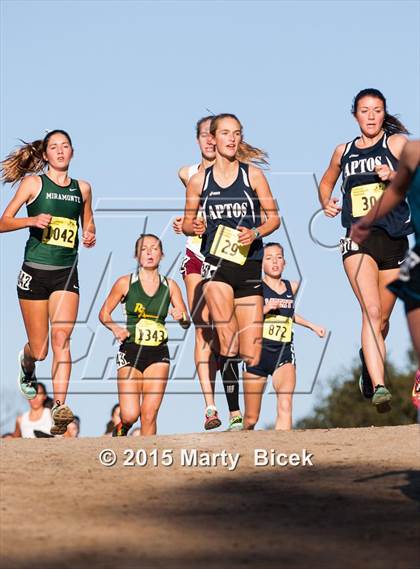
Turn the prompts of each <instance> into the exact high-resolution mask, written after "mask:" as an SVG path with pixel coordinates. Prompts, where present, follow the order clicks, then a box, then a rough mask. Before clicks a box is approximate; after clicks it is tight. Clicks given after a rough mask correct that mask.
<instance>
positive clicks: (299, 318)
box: [293, 314, 325, 338]
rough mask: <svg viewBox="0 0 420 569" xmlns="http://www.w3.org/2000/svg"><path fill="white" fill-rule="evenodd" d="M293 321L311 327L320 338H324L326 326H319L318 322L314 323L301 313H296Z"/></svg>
mask: <svg viewBox="0 0 420 569" xmlns="http://www.w3.org/2000/svg"><path fill="white" fill-rule="evenodd" d="M293 321H294V322H295V323H296V324H299V326H304V327H305V328H309V330H312V332H315V334H317V335H318V336H319V337H320V338H323V337H324V336H325V328H323V327H322V326H318V325H317V324H314V323H313V322H310V321H309V320H305V319H304V318H302V316H299V314H295V315H294V316H293Z"/></svg>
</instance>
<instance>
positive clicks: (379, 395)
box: [372, 385, 392, 406]
mask: <svg viewBox="0 0 420 569" xmlns="http://www.w3.org/2000/svg"><path fill="white" fill-rule="evenodd" d="M391 399H392V395H391V394H390V392H389V391H388V389H387V388H386V387H385V386H384V385H377V386H376V387H375V393H374V394H373V397H372V403H373V404H374V405H376V406H378V405H383V404H384V403H389V402H390V401H391Z"/></svg>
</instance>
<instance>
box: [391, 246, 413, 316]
mask: <svg viewBox="0 0 420 569" xmlns="http://www.w3.org/2000/svg"><path fill="white" fill-rule="evenodd" d="M388 288H389V290H390V291H391V292H393V293H394V294H395V295H397V296H398V298H400V299H401V300H402V301H403V302H404V306H405V311H406V313H407V312H411V310H415V309H416V308H420V247H415V248H414V249H413V250H412V251H410V253H409V254H408V257H407V259H406V260H405V261H404V263H403V265H402V266H401V271H400V276H399V278H398V279H397V280H396V281H393V282H392V283H390V284H389V285H388Z"/></svg>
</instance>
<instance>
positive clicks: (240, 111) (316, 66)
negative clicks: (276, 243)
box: [0, 0, 420, 435]
mask: <svg viewBox="0 0 420 569" xmlns="http://www.w3.org/2000/svg"><path fill="white" fill-rule="evenodd" d="M0 7H1V16H2V18H1V20H2V21H1V87H0V88H1V91H0V95H1V109H0V112H1V116H0V119H1V124H2V131H1V139H0V144H1V156H2V157H4V156H5V155H6V154H7V153H8V152H9V151H10V150H11V149H12V148H13V147H14V146H15V145H16V144H17V143H18V139H19V138H23V139H25V140H33V139H36V138H40V137H42V136H43V135H44V130H45V129H53V128H64V129H66V130H68V131H69V132H70V134H71V135H72V138H73V143H74V146H75V150H76V153H75V157H74V160H73V162H72V166H71V174H72V176H73V177H75V178H82V179H86V180H88V181H89V182H90V183H91V184H92V187H93V191H94V206H95V209H96V223H97V229H98V244H97V247H96V248H95V249H94V250H91V251H88V250H82V251H81V255H80V264H79V275H80V281H81V290H82V297H81V306H80V312H79V320H80V322H79V323H78V324H77V326H76V329H75V331H74V334H73V340H72V351H73V356H74V357H75V358H76V359H78V360H80V361H79V362H78V363H77V364H76V365H75V366H74V368H73V374H72V383H71V389H70V392H71V395H70V397H69V399H68V402H69V404H70V405H71V406H72V408H74V410H75V412H76V413H78V414H79V415H80V416H81V419H82V434H83V435H98V434H101V433H102V432H103V428H104V425H105V423H106V421H107V420H108V415H109V409H110V407H111V406H112V404H113V403H114V401H115V400H116V398H117V396H116V383H115V380H114V379H112V378H113V377H114V376H115V367H114V364H113V357H114V355H115V351H116V349H115V346H113V345H112V337H111V333H110V332H108V331H106V330H105V329H103V330H102V329H101V328H100V326H99V323H98V321H97V313H98V310H99V308H100V305H101V303H102V301H103V299H104V296H105V294H106V292H107V290H108V288H109V287H110V286H111V284H112V282H113V281H114V280H115V279H116V278H117V277H118V276H120V275H121V274H125V273H128V272H130V271H132V270H133V269H134V268H135V263H134V261H133V258H132V250H133V244H134V242H135V239H136V237H137V235H138V233H140V232H141V231H142V229H143V228H144V224H145V223H147V228H148V229H149V230H151V231H154V232H156V233H158V234H159V235H161V236H162V238H163V240H164V245H165V252H166V256H165V260H164V262H163V265H162V269H163V271H164V272H165V271H167V270H169V268H170V267H171V266H172V265H173V264H174V263H175V261H176V260H177V258H178V255H179V254H180V253H181V252H182V250H183V247H184V239H183V237H178V236H174V235H173V233H172V231H171V229H170V221H171V217H172V216H174V215H176V213H177V210H178V209H182V207H183V196H184V192H183V188H182V186H181V185H180V183H179V182H178V180H177V176H176V172H177V170H178V168H179V167H180V166H181V165H184V164H191V163H194V162H196V161H197V160H198V158H199V156H198V153H197V147H196V144H195V140H194V124H195V122H196V120H197V119H198V118H200V117H201V116H203V115H205V114H207V111H206V108H209V109H211V110H212V111H214V112H216V113H217V112H234V113H235V114H237V115H238V116H239V118H240V119H241V121H242V123H243V125H244V130H245V138H246V140H248V141H249V142H250V143H252V144H254V145H256V146H259V147H262V148H264V149H265V150H267V151H268V153H269V155H270V166H271V171H270V172H268V174H267V176H268V179H269V182H270V184H271V188H272V191H273V193H274V195H275V196H276V198H277V200H278V203H279V207H280V212H281V214H282V216H283V219H284V221H285V224H284V225H283V227H282V228H281V229H280V230H279V232H278V234H277V235H275V237H276V238H278V239H279V240H281V241H282V242H284V243H285V245H286V256H287V259H288V265H287V269H286V272H285V277H286V278H297V276H298V270H297V267H296V265H295V263H294V261H293V256H292V253H291V246H290V244H289V243H288V241H287V238H286V235H285V230H284V226H286V228H287V230H288V233H289V236H290V240H291V243H292V247H293V250H294V253H295V255H296V258H297V260H298V264H299V267H300V270H301V272H302V274H303V287H302V291H301V295H300V298H299V304H298V311H299V312H300V313H301V314H302V315H303V316H304V317H306V318H308V319H310V320H312V321H314V322H317V323H319V324H323V325H324V326H326V327H327V328H328V329H329V330H330V331H331V339H330V342H329V345H328V348H327V351H326V354H325V358H324V360H323V362H322V366H321V369H320V375H319V377H320V380H321V381H322V380H325V379H326V378H328V377H329V376H331V375H332V374H335V373H340V370H342V369H343V367H345V366H346V365H347V364H350V363H351V361H352V359H353V358H354V357H355V356H356V354H357V351H358V346H359V337H360V315H359V308H358V305H357V303H356V300H355V299H354V297H353V294H352V292H351V290H350V287H349V285H348V283H347V281H346V278H345V275H344V272H343V269H342V265H341V260H340V255H339V253H338V252H337V250H335V249H327V248H322V247H320V246H319V245H316V244H315V243H313V241H312V240H311V239H310V236H309V232H308V223H309V220H310V218H311V216H312V215H313V213H314V212H316V211H317V209H318V202H317V193H316V186H315V182H314V175H315V176H316V178H317V179H318V180H319V179H320V177H321V175H322V173H323V171H324V169H325V167H326V166H327V164H328V162H329V159H330V156H331V153H332V151H333V149H334V147H335V146H336V145H337V144H338V143H340V142H345V141H347V140H351V139H352V138H354V137H355V136H356V135H357V132H358V131H357V128H356V125H355V122H354V119H353V118H352V116H351V114H350V107H351V102H352V99H353V97H354V95H355V94H356V93H357V92H358V91H359V90H360V89H362V88H365V87H370V86H373V87H376V88H379V89H380V90H382V91H383V93H384V94H385V96H386V97H387V100H388V106H389V110H390V112H392V113H398V114H400V117H401V119H402V121H403V122H404V123H405V124H406V125H407V126H408V127H409V130H410V131H411V132H412V135H413V136H419V130H420V129H419V109H420V105H419V73H418V71H419V62H418V53H419V39H420V38H419V30H418V21H419V15H420V14H419V4H418V3H417V2H404V1H401V2H399V3H398V4H397V3H394V2H380V1H374V2H335V3H333V2H316V1H314V2H252V1H250V2H241V1H237V2H190V1H187V2H137V1H129V2H126V1H120V2H113V1H107V2H103V1H100V0H97V1H93V2H90V1H86V2H73V1H71V2H67V1H61V2H48V1H47V2H38V1H36V0H32V1H30V2H26V1H13V2H12V1H7V0H6V1H3V2H2V3H1V4H0ZM11 196H12V189H11V188H10V187H9V186H5V187H3V188H2V192H1V206H2V209H4V207H5V205H6V203H7V202H8V200H9V199H10V197H11ZM123 209H124V210H129V211H121V210H123ZM313 229H314V231H315V234H316V235H317V237H318V238H319V239H320V240H321V241H323V242H325V243H329V244H335V243H337V241H338V239H339V237H340V236H341V235H342V229H341V227H340V223H339V220H338V219H336V220H328V219H326V218H324V217H322V216H320V217H319V218H317V219H316V221H315V222H314V226H313ZM26 238H27V232H26V231H20V232H15V233H10V234H3V235H2V236H1V238H0V251H1V280H0V286H1V291H0V310H1V314H2V318H1V326H0V331H1V342H0V349H1V352H0V356H1V362H0V366H1V367H0V381H1V391H2V395H3V397H2V414H3V417H5V416H6V417H7V416H8V414H9V411H10V410H11V409H13V410H19V409H20V410H24V409H25V408H26V403H25V402H24V401H23V400H21V398H20V396H19V394H18V393H17V388H16V379H15V378H16V357H17V352H18V350H19V349H20V347H21V346H22V345H23V343H24V341H25V333H24V327H23V323H22V321H21V317H20V312H19V307H18V303H17V298H16V292H15V283H16V277H17V274H18V271H19V268H20V265H21V262H22V256H23V248H24V244H25V241H26ZM108 259H110V261H109V264H108V265H107V260H108ZM106 267H107V271H106V272H105V276H104V278H103V279H102V274H103V272H104V270H105V268H106ZM173 276H174V277H175V276H176V278H177V279H178V280H179V277H178V272H177V267H175V270H174V271H173ZM98 287H99V288H98ZM97 289H98V290H97ZM96 291H97V294H96ZM169 332H170V336H171V338H172V342H171V344H170V347H171V352H172V354H173V357H174V366H173V371H172V378H171V381H170V384H169V386H168V393H167V395H166V398H165V400H164V403H163V406H162V409H161V413H160V421H159V431H160V432H163V433H170V432H190V431H197V430H201V427H202V414H203V401H202V397H201V395H200V390H199V386H198V380H197V379H195V380H193V379H191V378H192V376H193V372H194V370H193V362H192V359H191V354H192V345H193V343H192V338H193V335H192V331H191V332H190V333H189V334H188V335H187V336H186V337H185V338H184V337H183V333H182V331H181V329H180V328H177V327H176V326H175V325H170V326H169ZM295 338H296V351H297V359H298V387H297V389H298V391H300V392H307V393H306V394H300V395H296V396H295V417H296V418H298V417H301V416H303V415H305V414H307V413H308V412H310V410H311V408H312V406H313V404H314V403H315V402H316V399H317V395H316V394H311V393H309V392H310V390H311V387H312V384H313V379H314V374H315V371H316V369H317V367H318V364H319V361H320V357H321V353H322V350H323V347H324V344H323V341H322V340H320V339H318V338H317V337H315V336H314V335H313V334H311V333H310V332H309V331H307V330H304V329H299V328H298V329H297V330H296V334H295ZM408 346H409V339H408V333H407V330H406V324H405V319H404V314H403V310H402V307H401V306H400V305H397V307H396V309H395V311H394V314H393V317H392V323H391V332H390V335H389V341H388V347H389V352H390V354H391V357H392V358H393V359H394V360H395V361H396V362H397V364H398V362H400V363H401V365H402V364H403V359H404V354H405V352H406V350H407V348H408ZM49 369H50V359H49V358H48V359H47V360H46V362H43V363H41V364H40V365H39V366H38V375H39V376H40V377H41V378H42V377H44V378H45V377H48V374H49ZM89 378H90V379H89ZM46 383H47V385H48V386H49V385H50V383H49V382H48V381H47V382H46ZM218 385H219V391H221V385H220V381H219V384H218ZM186 392H189V393H193V394H186ZM224 400H225V398H224V395H223V394H222V393H220V395H218V402H219V404H220V405H219V406H220V409H221V411H222V415H223V418H225V417H226V416H227V408H226V405H225V401H224ZM274 415H275V398H274V396H273V395H272V394H269V393H267V394H266V395H265V399H264V404H263V412H262V417H261V421H260V426H264V424H266V423H268V422H270V421H272V420H273V418H274ZM13 418H14V417H12V418H11V420H10V421H9V422H8V423H7V425H6V426H7V427H8V428H11V427H12V423H13V422H14V421H13Z"/></svg>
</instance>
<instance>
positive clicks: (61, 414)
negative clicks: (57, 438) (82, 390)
mask: <svg viewBox="0 0 420 569" xmlns="http://www.w3.org/2000/svg"><path fill="white" fill-rule="evenodd" d="M51 418H52V422H53V426H52V427H51V434H52V435H64V433H65V432H66V431H67V425H68V424H70V423H71V422H72V421H73V420H74V415H73V413H72V411H71V409H70V407H68V406H67V405H62V404H61V403H60V401H56V402H55V405H54V407H53V408H52V409H51Z"/></svg>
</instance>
